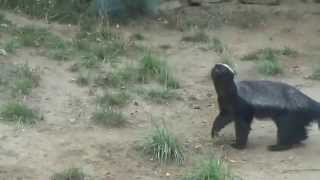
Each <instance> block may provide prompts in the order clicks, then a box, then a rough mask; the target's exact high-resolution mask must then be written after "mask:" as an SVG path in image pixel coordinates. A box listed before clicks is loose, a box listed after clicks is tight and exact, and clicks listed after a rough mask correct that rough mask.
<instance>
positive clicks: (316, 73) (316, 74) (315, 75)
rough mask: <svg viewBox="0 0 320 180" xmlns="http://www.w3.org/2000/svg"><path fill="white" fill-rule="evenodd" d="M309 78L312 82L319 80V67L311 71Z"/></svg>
mask: <svg viewBox="0 0 320 180" xmlns="http://www.w3.org/2000/svg"><path fill="white" fill-rule="evenodd" d="M309 78H310V79H313V80H320V66H316V67H315V68H314V69H313V72H312V74H311V76H310V77H309Z"/></svg>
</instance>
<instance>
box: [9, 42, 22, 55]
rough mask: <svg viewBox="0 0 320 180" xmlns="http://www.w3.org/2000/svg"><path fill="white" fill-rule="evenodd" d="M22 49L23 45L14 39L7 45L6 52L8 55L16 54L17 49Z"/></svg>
mask: <svg viewBox="0 0 320 180" xmlns="http://www.w3.org/2000/svg"><path fill="white" fill-rule="evenodd" d="M21 47H22V45H21V43H20V41H18V40H17V39H12V40H11V41H9V42H7V43H6V45H5V50H6V51H7V52H8V53H16V51H17V49H19V48H21Z"/></svg>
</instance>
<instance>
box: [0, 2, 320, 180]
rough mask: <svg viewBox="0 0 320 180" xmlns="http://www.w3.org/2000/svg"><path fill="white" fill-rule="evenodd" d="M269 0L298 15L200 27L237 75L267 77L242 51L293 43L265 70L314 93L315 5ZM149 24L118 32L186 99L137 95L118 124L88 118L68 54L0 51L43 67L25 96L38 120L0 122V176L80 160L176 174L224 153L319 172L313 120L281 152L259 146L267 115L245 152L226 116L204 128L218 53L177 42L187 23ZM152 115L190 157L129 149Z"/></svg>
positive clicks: (126, 177) (248, 169) (277, 167)
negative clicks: (155, 100) (156, 54)
mask: <svg viewBox="0 0 320 180" xmlns="http://www.w3.org/2000/svg"><path fill="white" fill-rule="evenodd" d="M232 6H234V7H233V8H235V9H236V8H238V5H230V7H229V8H232ZM257 8H260V7H258V6H257ZM268 8H270V12H284V11H288V12H289V10H292V9H293V10H294V12H296V13H297V14H298V15H297V16H298V17H297V18H295V19H292V18H291V19H288V18H287V19H286V18H274V19H269V20H268V22H267V23H266V24H264V25H261V26H259V27H256V28H251V29H243V28H239V27H236V26H228V25H225V26H222V27H220V28H218V29H211V30H207V33H208V34H209V35H210V36H212V37H219V39H220V40H221V41H222V42H223V43H224V44H226V46H227V47H228V50H229V52H231V54H232V56H233V57H234V63H235V68H236V71H237V72H238V78H239V79H266V77H265V76H263V75H260V74H259V73H257V71H256V66H255V63H254V62H242V61H240V60H239V58H240V57H241V56H243V55H245V54H246V53H249V52H252V51H254V50H257V49H261V48H265V47H274V48H280V47H284V46H288V47H290V48H293V49H295V50H297V51H298V52H299V55H298V56H297V57H292V58H285V59H283V64H285V67H286V68H285V73H284V74H283V75H279V76H276V77H273V78H269V79H274V80H280V81H284V82H288V83H290V84H292V85H296V86H298V87H299V88H300V89H301V90H302V91H303V92H305V93H306V94H308V95H310V96H311V97H313V98H314V99H317V100H319V101H320V91H319V90H320V82H318V81H311V80H307V79H305V77H306V76H308V75H310V73H311V70H312V67H313V65H315V64H316V63H319V58H320V39H319V37H320V23H319V22H320V21H319V18H320V5H319V4H318V5H316V4H310V3H307V4H303V3H299V4H297V3H293V4H291V3H286V4H283V5H281V6H280V7H268ZM300 15H301V16H300ZM6 17H7V18H8V19H10V20H11V21H12V22H14V23H15V24H17V25H26V24H35V25H38V26H44V27H49V29H50V31H52V32H54V33H56V34H58V35H60V36H62V37H64V38H69V39H71V38H72V36H73V35H74V34H75V33H76V32H77V31H78V30H77V28H76V27H69V26H66V25H57V24H50V25H48V24H45V22H42V21H39V20H31V19H29V18H25V17H23V16H19V15H15V14H12V13H9V12H6ZM155 24H156V25H154V26H150V25H145V26H147V28H146V27H145V26H144V27H141V26H134V25H131V26H130V27H120V29H121V30H122V31H123V32H124V34H132V33H134V32H140V33H142V34H144V35H145V36H146V40H144V43H145V44H146V45H148V46H149V47H151V48H152V49H154V50H156V51H160V52H161V53H162V54H164V57H165V58H166V59H167V60H168V62H169V64H170V65H171V66H172V67H174V69H175V71H174V72H175V75H176V76H177V77H178V79H179V80H180V81H181V84H182V87H181V89H180V90H178V91H179V94H180V95H181V96H182V97H183V99H182V100H179V101H174V102H172V103H170V104H168V105H154V104H151V103H148V102H145V101H143V100H135V101H138V104H139V105H138V106H135V105H134V102H133V101H132V102H131V103H130V105H129V106H128V107H127V108H126V109H125V112H126V114H127V115H128V116H129V122H130V125H129V126H127V127H125V128H121V129H117V128H115V129H105V128H101V127H98V126H96V125H94V124H93V123H92V122H91V120H90V115H91V112H92V111H93V109H94V105H93V101H94V97H92V96H91V95H90V89H88V88H86V87H79V86H78V85H76V84H75V83H74V81H73V79H74V78H75V74H74V73H72V72H70V71H69V70H68V69H69V67H70V65H71V62H62V63H61V62H56V61H53V60H50V59H48V58H47V57H43V56H39V55H37V53H34V52H33V50H32V49H21V50H18V52H17V54H16V55H12V56H7V57H3V56H1V57H0V60H1V61H10V62H14V63H22V62H25V61H27V62H29V64H30V65H31V66H33V67H40V69H41V71H42V74H41V78H42V80H41V83H40V87H38V88H36V89H35V90H34V91H33V93H32V95H31V96H30V97H27V98H28V99H27V101H28V102H29V103H30V104H32V106H34V107H36V108H38V109H40V111H41V113H42V114H43V115H44V118H45V121H43V122H41V123H39V124H37V125H35V126H34V127H26V128H24V129H20V128H17V127H15V126H14V125H10V124H3V123H1V124H0V132H1V133H0V139H1V141H0V179H3V180H16V179H25V180H44V179H49V177H50V176H51V175H52V174H53V173H55V172H59V171H62V170H64V169H66V168H69V167H82V168H83V169H84V170H85V172H86V173H88V174H90V175H92V176H94V177H95V179H101V180H132V179H139V180H164V179H168V180H176V179H181V178H182V177H183V176H184V175H185V174H186V173H187V172H188V170H189V169H191V168H192V167H194V166H195V165H196V164H197V162H198V160H197V159H199V158H202V157H205V155H208V154H219V155H221V154H224V156H225V157H226V160H227V163H228V165H229V166H230V168H231V170H232V172H234V173H235V174H237V175H239V176H240V177H242V178H243V179H245V180H270V179H273V180H283V179H288V180H301V179H306V180H318V179H319V178H320V156H319V154H320V132H319V131H318V130H317V128H316V126H314V127H311V128H310V138H309V139H308V140H307V141H306V142H305V143H304V145H302V146H300V147H297V148H294V149H292V150H289V151H285V152H269V151H267V149H266V146H267V145H271V144H273V143H275V140H276V139H275V138H276V137H275V135H276V129H275V126H274V125H273V124H272V122H270V121H255V123H254V125H253V128H252V129H253V130H252V133H251V134H250V137H249V145H248V148H247V149H245V150H243V151H238V150H234V149H232V148H231V147H230V146H229V145H228V144H229V143H230V141H231V140H232V139H233V138H234V131H233V128H232V127H233V126H232V125H229V126H228V127H227V128H226V129H224V130H223V131H222V133H221V134H222V137H220V138H219V139H218V140H217V142H216V143H213V141H212V140H211V138H210V128H211V124H212V121H213V118H214V117H215V115H216V113H217V106H216V102H215V101H216V99H215V92H214V89H213V86H212V82H211V80H210V79H209V76H208V73H209V71H210V69H211V68H212V66H213V65H214V64H215V63H217V62H219V61H220V57H219V55H218V54H216V53H215V52H213V51H204V50H203V49H201V48H199V47H198V45H197V44H192V43H183V42H181V38H182V37H183V36H184V35H185V33H184V32H181V31H179V30H173V29H168V28H166V27H164V26H162V25H159V24H160V23H158V24H157V23H155ZM0 41H1V39H0ZM161 45H170V46H171V48H170V49H168V50H166V51H164V50H161V48H159V46H161ZM194 106H199V109H198V108H196V109H195V108H193V107H194ZM152 116H158V117H161V118H163V119H164V120H165V121H166V123H167V124H168V126H169V127H170V129H171V130H173V131H174V132H175V134H176V135H177V136H178V137H179V139H181V141H182V142H183V143H184V145H185V147H186V157H187V159H186V162H185V164H184V165H183V166H181V167H177V166H175V165H168V166H167V167H161V166H159V165H158V164H157V163H156V162H153V161H152V160H150V159H149V158H148V157H144V156H142V155H141V153H139V152H138V151H137V150H136V149H135V146H136V145H137V144H138V143H139V142H140V141H141V140H143V139H144V138H145V137H146V136H147V135H148V133H149V132H150V131H151V129H152V125H151V123H150V122H151V121H150V119H151V117H152Z"/></svg>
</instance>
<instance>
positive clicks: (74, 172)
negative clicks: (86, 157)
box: [50, 168, 86, 180]
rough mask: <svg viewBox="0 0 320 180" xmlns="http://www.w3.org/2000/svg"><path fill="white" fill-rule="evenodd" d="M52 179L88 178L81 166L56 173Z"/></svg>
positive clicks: (76, 179)
mask: <svg viewBox="0 0 320 180" xmlns="http://www.w3.org/2000/svg"><path fill="white" fill-rule="evenodd" d="M50 180H86V174H85V173H84V172H83V171H82V170H81V169H79V168H70V169H67V170H64V171H63V172H60V173H56V174H54V175H53V176H51V178H50Z"/></svg>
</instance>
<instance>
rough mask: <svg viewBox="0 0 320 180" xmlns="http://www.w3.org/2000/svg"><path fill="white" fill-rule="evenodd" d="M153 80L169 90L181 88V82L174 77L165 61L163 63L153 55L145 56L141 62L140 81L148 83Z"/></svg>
mask: <svg viewBox="0 0 320 180" xmlns="http://www.w3.org/2000/svg"><path fill="white" fill-rule="evenodd" d="M151 79H155V80H157V81H159V82H160V83H161V84H163V85H165V87H168V88H174V89H175V88H179V87H180V85H179V82H178V81H177V80H176V79H175V78H174V77H173V75H172V72H171V70H170V68H169V66H168V65H167V63H166V62H165V61H161V60H159V59H157V58H156V57H154V56H152V55H150V54H149V55H146V56H144V57H143V58H142V59H141V61H140V66H139V80H140V81H142V82H147V81H149V80H151Z"/></svg>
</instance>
